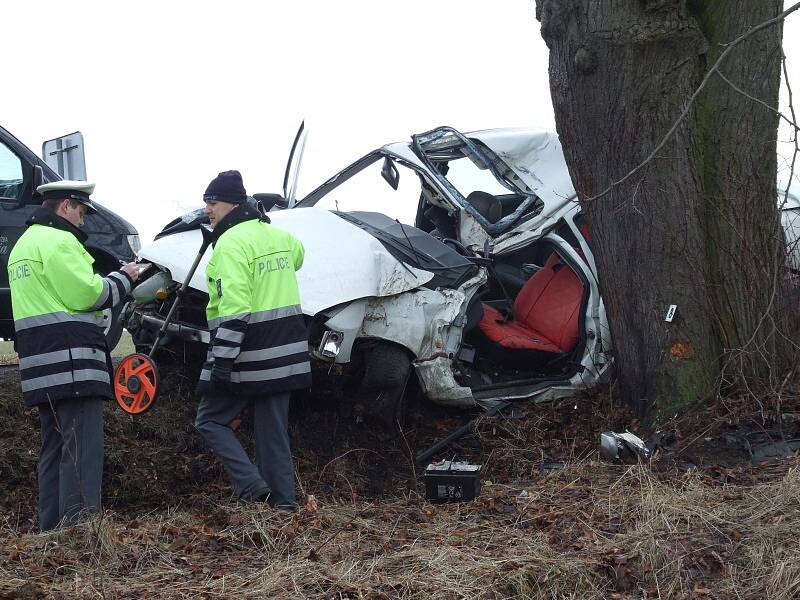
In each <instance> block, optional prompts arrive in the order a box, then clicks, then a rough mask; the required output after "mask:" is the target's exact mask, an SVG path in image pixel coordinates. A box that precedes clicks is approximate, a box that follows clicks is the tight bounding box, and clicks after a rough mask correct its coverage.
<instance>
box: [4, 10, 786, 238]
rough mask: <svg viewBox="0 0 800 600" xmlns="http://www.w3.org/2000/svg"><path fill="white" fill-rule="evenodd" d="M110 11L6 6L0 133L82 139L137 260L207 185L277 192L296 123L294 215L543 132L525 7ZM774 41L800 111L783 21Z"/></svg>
mask: <svg viewBox="0 0 800 600" xmlns="http://www.w3.org/2000/svg"><path fill="white" fill-rule="evenodd" d="M787 4H790V3H787ZM122 6H123V3H117V2H108V1H106V2H99V1H98V2H95V1H78V0H72V1H70V2H63V1H38V2H9V3H6V4H4V6H3V9H2V13H3V17H2V39H3V47H4V49H5V55H6V56H5V60H3V62H2V67H0V69H1V70H2V80H3V82H4V84H3V90H4V91H3V93H2V95H0V119H2V121H0V124H2V125H3V126H4V127H5V128H6V129H8V130H9V131H10V132H11V133H12V134H14V135H15V136H16V137H18V138H19V139H20V140H21V141H23V142H24V143H25V144H26V145H28V146H29V147H30V148H31V149H32V150H34V151H35V152H36V153H37V154H38V153H40V152H41V143H42V141H44V140H46V139H50V138H53V137H56V136H58V135H62V134H65V133H69V132H72V131H76V130H80V131H81V132H82V133H83V135H84V139H85V142H86V162H87V174H88V178H89V180H91V181H95V182H96V184H97V188H96V191H95V194H94V197H95V198H96V199H97V200H98V201H100V202H101V203H103V204H104V205H106V206H108V207H109V208H111V209H112V210H114V211H115V212H117V213H119V214H121V215H122V216H123V217H125V218H126V219H128V220H129V221H130V222H131V223H133V224H134V226H136V227H137V228H138V229H139V232H140V234H141V235H142V241H143V242H145V243H146V242H147V241H149V240H150V239H152V237H153V235H155V233H157V232H158V231H159V230H160V229H161V227H162V226H163V225H164V224H165V223H166V222H167V221H169V220H170V219H172V218H173V217H174V216H176V215H177V214H179V213H182V212H185V211H186V210H188V209H190V208H195V207H199V206H201V205H202V202H201V198H202V193H203V191H204V189H205V187H206V185H207V184H208V182H209V181H210V180H211V179H212V178H213V177H214V176H215V175H216V174H217V173H218V172H219V171H223V170H227V169H238V170H240V171H241V172H242V174H243V176H244V181H245V186H246V188H247V191H248V192H249V193H251V194H252V193H255V192H279V191H280V189H281V184H282V180H283V172H284V168H285V163H286V158H287V155H288V152H289V148H290V145H291V142H292V139H293V137H294V134H295V131H296V129H297V127H298V125H299V123H300V121H301V120H303V119H305V121H306V126H307V128H308V129H309V132H310V133H309V138H308V143H307V145H306V150H305V156H304V160H303V165H302V170H301V175H300V182H299V193H298V197H302V196H303V195H304V194H305V193H307V192H309V191H311V189H313V188H314V187H316V186H317V185H318V184H319V183H321V182H322V181H324V180H325V179H327V178H328V177H329V176H331V175H333V174H334V173H336V172H337V171H339V170H340V169H341V168H343V167H345V166H347V165H348V164H350V163H351V162H352V161H354V160H355V159H356V158H358V157H360V156H361V155H363V154H365V153H366V152H368V151H369V150H372V149H373V148H376V147H378V146H381V145H383V144H385V143H388V142H392V141H401V140H407V139H408V138H409V136H410V135H411V134H412V133H418V132H421V131H425V130H427V129H431V128H433V127H436V126H438V125H451V126H454V127H456V128H457V129H460V130H463V131H469V130H474V129H484V128H492V127H515V126H525V127H534V128H537V129H546V130H555V125H554V121H553V113H552V107H551V102H550V92H549V86H548V79H547V61H548V56H547V47H546V46H545V44H544V42H543V41H542V39H541V36H540V34H539V23H538V22H537V21H536V18H535V2H534V0H502V2H499V1H496V2H487V1H486V0H436V1H431V0H403V2H376V1H375V0H337V1H336V2H332V1H330V0H327V1H326V0H293V1H292V2H245V1H239V0H227V1H225V2H206V1H194V2H188V1H177V0H173V1H169V2H167V1H164V0H161V1H158V2H155V1H151V0H140V1H139V2H136V3H127V4H125V5H124V6H128V7H129V8H128V9H127V10H126V9H124V8H122ZM784 39H785V40H787V54H788V56H789V58H790V60H791V59H792V58H793V57H795V58H794V61H793V62H790V69H792V70H791V71H790V77H792V73H797V75H798V76H796V77H793V79H792V81H793V83H794V86H795V94H796V103H797V104H799V105H800V101H798V100H797V98H800V66H797V65H800V43H798V40H800V15H797V13H796V14H795V16H793V18H791V19H790V20H789V22H788V23H787V28H786V32H785V36H784ZM789 42H791V44H790V43H789ZM10 49H18V50H14V51H13V53H12V50H10ZM792 67H794V68H792ZM798 108H800V106H799V107H798ZM782 137H783V139H786V138H787V135H783V136H782Z"/></svg>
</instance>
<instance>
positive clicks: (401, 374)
mask: <svg viewBox="0 0 800 600" xmlns="http://www.w3.org/2000/svg"><path fill="white" fill-rule="evenodd" d="M365 359H366V366H365V369H364V378H363V379H362V380H361V386H360V389H359V396H360V398H361V403H362V404H363V407H364V412H365V414H366V415H369V416H371V417H373V418H375V419H377V420H378V421H379V422H380V423H381V424H382V425H383V426H385V427H387V428H390V429H393V428H395V427H396V426H398V425H402V423H403V422H404V421H405V394H406V386H407V383H408V379H409V375H410V374H411V356H410V355H409V353H408V351H407V350H406V349H405V348H403V347H401V346H398V345H396V344H392V343H390V342H377V343H376V345H375V346H374V347H372V348H371V349H370V351H369V352H368V353H366V355H365Z"/></svg>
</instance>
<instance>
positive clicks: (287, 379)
mask: <svg viewBox="0 0 800 600" xmlns="http://www.w3.org/2000/svg"><path fill="white" fill-rule="evenodd" d="M212 239H213V240H214V242H213V243H214V250H213V253H212V255H211V259H210V260H209V263H208V266H207V268H206V278H207V283H208V295H209V300H208V307H207V308H206V317H207V319H208V327H209V330H210V331H211V344H210V347H209V350H208V356H207V358H206V363H205V364H204V366H203V371H202V372H201V374H200V382H199V384H198V391H199V392H201V393H203V392H205V391H208V390H210V389H211V384H210V380H211V370H212V369H213V368H214V365H215V364H220V363H221V364H223V365H224V366H226V367H230V370H231V384H232V388H233V389H234V390H236V391H237V392H238V393H241V394H245V395H248V396H253V395H263V394H272V393H276V392H285V391H291V390H295V389H299V388H304V387H309V386H310V385H311V365H310V363H309V357H308V331H307V328H306V323H305V318H304V317H303V313H302V311H301V310H300V290H299V288H298V286H297V278H296V276H295V271H297V270H298V269H300V267H302V265H303V256H304V251H303V245H302V243H301V242H300V241H299V240H298V239H297V238H295V237H294V236H292V235H291V234H290V233H288V232H287V231H283V230H282V229H279V228H277V227H274V226H273V225H270V224H268V223H265V222H263V221H261V220H260V219H259V215H258V213H257V212H256V211H255V210H254V209H252V208H250V207H248V206H246V205H242V206H239V207H237V208H236V209H234V210H233V211H231V212H230V213H228V215H227V216H226V217H225V218H224V219H223V220H222V221H221V222H220V223H218V224H217V226H216V228H215V229H214V232H213V235H212Z"/></svg>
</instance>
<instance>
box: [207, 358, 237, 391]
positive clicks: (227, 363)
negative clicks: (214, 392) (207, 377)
mask: <svg viewBox="0 0 800 600" xmlns="http://www.w3.org/2000/svg"><path fill="white" fill-rule="evenodd" d="M232 368H233V361H232V360H225V359H220V358H215V359H214V366H213V367H212V368H211V384H212V385H213V386H215V387H216V388H218V389H221V390H224V389H227V388H228V386H229V385H230V383H231V369H232Z"/></svg>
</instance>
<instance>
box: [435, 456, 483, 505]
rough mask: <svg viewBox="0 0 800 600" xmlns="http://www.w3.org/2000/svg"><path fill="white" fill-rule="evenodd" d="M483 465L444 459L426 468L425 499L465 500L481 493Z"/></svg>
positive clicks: (442, 500)
mask: <svg viewBox="0 0 800 600" xmlns="http://www.w3.org/2000/svg"><path fill="white" fill-rule="evenodd" d="M480 473H481V465H471V464H469V463H465V462H455V461H451V460H442V461H439V462H435V463H431V464H429V465H428V467H427V468H426V469H425V499H426V500H430V501H431V502H464V501H466V500H474V499H475V498H476V497H477V496H478V495H479V494H480V493H481V479H480Z"/></svg>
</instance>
